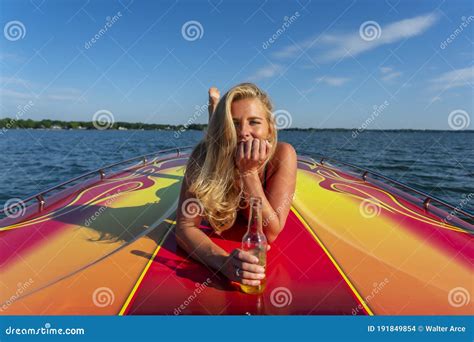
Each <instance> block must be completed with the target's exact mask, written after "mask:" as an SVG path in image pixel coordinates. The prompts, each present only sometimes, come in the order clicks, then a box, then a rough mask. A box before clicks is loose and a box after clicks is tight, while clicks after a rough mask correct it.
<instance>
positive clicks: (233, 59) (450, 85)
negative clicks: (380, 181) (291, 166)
mask: <svg viewBox="0 0 474 342" xmlns="http://www.w3.org/2000/svg"><path fill="white" fill-rule="evenodd" d="M472 15H474V11H473V2H472V1H423V2H421V1H382V0H380V1H375V0H374V1H314V0H313V1H307V0H299V1H266V2H265V1H262V2H257V1H160V2H158V1H138V0H135V1H128V0H122V1H86V0H82V1H58V0H56V1H43V0H33V1H2V2H1V8H0V18H1V25H2V27H3V28H4V30H3V31H4V32H3V36H2V37H1V40H0V41H1V45H0V48H1V49H0V67H1V74H0V89H1V95H0V96H1V106H0V116H1V117H6V116H9V117H14V116H15V115H16V114H18V113H20V115H21V117H22V118H32V119H43V118H49V119H60V120H83V121H90V120H92V117H93V115H94V113H96V112H97V111H99V110H107V111H110V112H111V113H113V117H114V119H115V121H130V122H137V121H141V122H147V123H168V124H180V123H181V124H184V123H186V122H188V121H189V120H190V118H192V120H193V121H195V122H197V123H204V122H206V120H207V113H204V114H205V115H202V114H201V113H198V115H196V109H195V108H196V106H200V105H203V104H205V102H206V98H207V94H206V92H207V88H208V87H209V86H211V85H215V86H217V87H219V88H221V89H222V90H226V89H228V88H229V87H231V86H232V85H235V84H236V83H240V82H244V81H253V82H256V83H257V84H258V85H259V86H261V87H262V88H263V89H264V90H266V91H267V92H268V93H269V94H270V96H271V98H272V100H273V103H274V107H275V110H284V111H286V112H287V113H289V115H290V116H291V127H318V128H339V127H341V128H357V127H361V125H363V124H364V123H365V126H366V127H367V128H371V129H391V128H424V129H450V126H449V123H448V116H449V114H450V113H452V112H453V111H462V112H464V113H467V115H468V121H474V119H473V120H470V118H471V117H472V114H473V112H474V110H473V109H474V108H473V107H474V104H473V78H474V77H473V75H474V66H473V63H472V61H473V41H474V38H473V32H474V17H472ZM114 16H115V18H114ZM107 22H109V26H107V25H106V23H107ZM189 22H191V23H189ZM285 22H286V23H287V24H286V25H285ZM186 23H188V25H191V28H190V30H189V31H186V30H185V28H186ZM463 23H464V25H463ZM15 25H16V27H15ZM193 25H194V28H196V30H194V31H193V29H192V28H193ZM105 27H107V29H106V31H105V32H104V28H105ZM183 27H184V29H183ZM364 28H367V31H365V30H364ZM460 28H462V30H460ZM15 29H17V30H16V32H15ZM101 29H102V31H103V32H102V33H100V31H101ZM371 29H372V30H371ZM456 30H457V31H456ZM183 32H184V33H183ZM196 32H197V35H193V34H194V33H196ZM450 35H452V36H451V37H454V38H453V39H451V41H450V42H447V41H446V39H447V38H448V37H449V36H450ZM94 36H96V37H98V39H96V41H95V42H92V41H91V39H92V38H93V37H94ZM272 36H273V37H274V38H275V39H274V40H273V42H269V39H270V38H271V37H272ZM30 101H31V102H30ZM28 103H30V104H31V103H32V105H30V106H28V109H27V110H22V108H25V105H27V104H28ZM384 103H385V105H384V108H383V110H381V111H378V112H377V114H376V115H374V106H381V105H382V104H384ZM472 127H473V124H472V123H471V124H470V126H467V127H465V128H470V129H472Z"/></svg>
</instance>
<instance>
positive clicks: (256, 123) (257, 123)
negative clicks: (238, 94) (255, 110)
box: [250, 121, 260, 125]
mask: <svg viewBox="0 0 474 342" xmlns="http://www.w3.org/2000/svg"><path fill="white" fill-rule="evenodd" d="M250 124H251V125H259V124H260V122H259V121H250Z"/></svg>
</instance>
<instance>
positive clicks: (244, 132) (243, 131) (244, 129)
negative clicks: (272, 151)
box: [238, 125, 251, 139]
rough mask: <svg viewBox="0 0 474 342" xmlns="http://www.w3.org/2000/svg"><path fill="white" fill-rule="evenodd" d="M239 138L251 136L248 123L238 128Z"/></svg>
mask: <svg viewBox="0 0 474 342" xmlns="http://www.w3.org/2000/svg"><path fill="white" fill-rule="evenodd" d="M238 135H239V138H240V139H242V138H249V137H250V136H251V134H250V129H249V127H248V126H247V125H241V126H239V129H238Z"/></svg>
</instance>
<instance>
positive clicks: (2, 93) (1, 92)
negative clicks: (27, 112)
mask: <svg viewBox="0 0 474 342" xmlns="http://www.w3.org/2000/svg"><path fill="white" fill-rule="evenodd" d="M2 97H10V98H14V99H32V98H34V97H35V96H34V95H33V94H32V93H25V92H21V91H16V90H12V89H7V88H0V98H2Z"/></svg>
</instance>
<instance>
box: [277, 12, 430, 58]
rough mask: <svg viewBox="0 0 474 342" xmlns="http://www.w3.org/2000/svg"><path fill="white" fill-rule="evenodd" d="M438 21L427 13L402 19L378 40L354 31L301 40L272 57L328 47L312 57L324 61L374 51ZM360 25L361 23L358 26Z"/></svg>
mask: <svg viewBox="0 0 474 342" xmlns="http://www.w3.org/2000/svg"><path fill="white" fill-rule="evenodd" d="M437 21H438V15H437V14H435V13H434V12H433V13H428V14H425V15H420V16H417V17H413V18H408V19H403V20H400V21H396V22H393V23H391V24H388V25H385V26H383V27H381V32H380V37H379V38H376V39H373V40H364V39H362V38H361V35H360V33H359V27H358V28H357V31H356V32H354V33H350V34H323V35H317V36H314V37H313V38H310V39H307V40H304V41H302V42H300V43H298V44H294V45H290V46H287V47H286V48H284V49H282V50H280V51H278V52H276V53H275V54H274V56H275V57H280V58H290V57H296V56H298V55H299V54H301V53H302V52H301V51H305V50H306V49H308V50H311V49H316V48H321V47H322V46H321V45H324V46H328V47H329V48H325V49H324V50H325V51H326V52H324V53H322V54H320V55H319V57H318V58H316V59H317V60H318V61H320V62H328V61H332V60H336V59H340V58H346V57H348V56H349V54H350V55H352V56H357V55H359V54H361V53H363V52H366V51H369V50H372V49H375V48H377V47H379V46H382V45H387V44H392V43H396V42H398V41H400V40H402V39H407V38H411V37H415V36H418V35H420V34H422V33H423V32H425V31H426V30H427V29H429V28H430V27H431V26H433V25H434V24H435V23H436V22H437ZM361 24H362V23H361Z"/></svg>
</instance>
